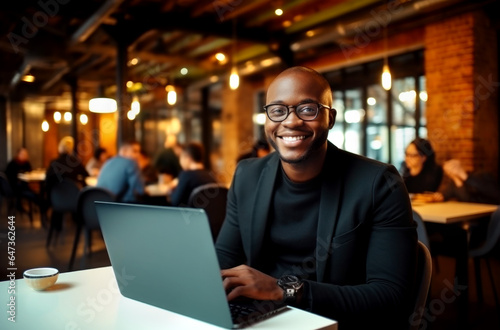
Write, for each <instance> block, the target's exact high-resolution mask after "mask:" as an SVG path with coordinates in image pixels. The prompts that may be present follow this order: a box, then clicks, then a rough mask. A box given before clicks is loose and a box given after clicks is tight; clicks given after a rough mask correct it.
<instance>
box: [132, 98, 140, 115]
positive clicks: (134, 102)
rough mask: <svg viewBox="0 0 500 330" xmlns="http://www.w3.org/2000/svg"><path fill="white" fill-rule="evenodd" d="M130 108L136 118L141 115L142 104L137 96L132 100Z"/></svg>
mask: <svg viewBox="0 0 500 330" xmlns="http://www.w3.org/2000/svg"><path fill="white" fill-rule="evenodd" d="M130 108H131V111H133V112H134V114H135V115H136V116H137V115H138V114H139V112H141V104H140V103H139V98H138V97H137V96H134V98H133V99H132V104H131V106H130Z"/></svg>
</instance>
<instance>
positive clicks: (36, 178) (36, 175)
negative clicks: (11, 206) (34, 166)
mask: <svg viewBox="0 0 500 330" xmlns="http://www.w3.org/2000/svg"><path fill="white" fill-rule="evenodd" d="M17 177H18V178H19V180H22V181H25V182H41V181H45V170H34V171H31V172H25V173H19V174H18V175H17Z"/></svg>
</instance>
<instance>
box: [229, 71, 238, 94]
mask: <svg viewBox="0 0 500 330" xmlns="http://www.w3.org/2000/svg"><path fill="white" fill-rule="evenodd" d="M239 85H240V76H238V71H237V70H236V68H234V67H233V68H232V70H231V76H229V88H231V89H232V90H235V89H237V88H238V86H239Z"/></svg>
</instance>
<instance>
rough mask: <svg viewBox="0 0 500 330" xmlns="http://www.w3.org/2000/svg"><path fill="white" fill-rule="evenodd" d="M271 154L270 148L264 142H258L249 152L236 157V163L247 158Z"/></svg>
mask: <svg viewBox="0 0 500 330" xmlns="http://www.w3.org/2000/svg"><path fill="white" fill-rule="evenodd" d="M270 152H271V148H270V147H269V143H267V141H265V140H258V141H257V142H255V144H254V145H253V147H252V150H251V151H250V152H247V153H244V154H243V155H241V156H240V157H238V161H237V162H239V161H240V160H243V159H247V158H261V157H264V156H267V155H268V154H269V153H270Z"/></svg>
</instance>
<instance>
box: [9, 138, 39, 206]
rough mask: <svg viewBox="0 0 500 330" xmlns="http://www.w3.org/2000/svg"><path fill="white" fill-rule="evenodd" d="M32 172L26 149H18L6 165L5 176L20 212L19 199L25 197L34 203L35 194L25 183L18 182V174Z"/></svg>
mask: <svg viewBox="0 0 500 330" xmlns="http://www.w3.org/2000/svg"><path fill="white" fill-rule="evenodd" d="M31 170H32V168H31V163H30V161H29V154H28V150H27V149H26V148H19V150H18V151H17V153H16V156H15V157H14V158H13V159H12V160H11V161H10V162H9V163H8V164H7V168H6V169H5V176H7V180H9V183H10V186H11V188H12V190H13V191H14V194H15V195H16V197H17V208H18V210H22V209H23V208H22V205H21V198H23V197H25V198H28V199H30V200H32V201H35V202H36V194H35V192H34V191H32V190H31V189H30V187H29V185H28V183H27V182H24V181H22V180H19V178H18V175H19V173H25V172H30V171H31Z"/></svg>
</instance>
